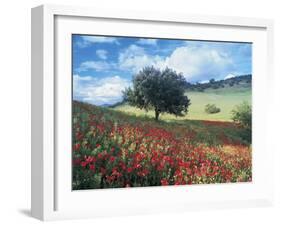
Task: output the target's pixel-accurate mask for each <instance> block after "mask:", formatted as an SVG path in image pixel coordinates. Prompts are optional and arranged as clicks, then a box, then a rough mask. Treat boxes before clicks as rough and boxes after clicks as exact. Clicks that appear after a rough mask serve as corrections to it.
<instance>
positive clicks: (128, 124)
mask: <svg viewBox="0 0 281 226" xmlns="http://www.w3.org/2000/svg"><path fill="white" fill-rule="evenodd" d="M186 37H187V38H186V39H175V38H163V37H128V36H104V35H100V34H72V38H71V49H72V56H71V59H72V64H71V67H72V68H71V71H72V74H70V75H69V76H70V77H69V78H71V79H72V117H71V126H72V137H71V139H72V145H71V146H72V151H71V154H72V157H71V160H72V190H85V189H105V188H126V189H127V188H133V187H151V186H169V185H170V186H175V185H186V189H187V190H188V188H189V186H191V185H199V184H202V186H203V185H206V184H222V183H245V182H248V183H250V182H252V180H253V178H252V43H251V42H237V41H236V42H234V41H233V42H232V41H224V40H208V37H206V39H205V40H195V39H188V34H187V35H186Z"/></svg>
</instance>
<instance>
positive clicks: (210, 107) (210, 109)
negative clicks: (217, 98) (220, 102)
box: [205, 104, 221, 114]
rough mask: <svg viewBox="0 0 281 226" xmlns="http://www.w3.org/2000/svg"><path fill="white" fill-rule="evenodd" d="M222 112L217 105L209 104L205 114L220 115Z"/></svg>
mask: <svg viewBox="0 0 281 226" xmlns="http://www.w3.org/2000/svg"><path fill="white" fill-rule="evenodd" d="M220 111H221V109H220V108H218V107H217V106H216V105H215V104H207V105H206V106H205V112H206V113H208V114H215V113H219V112H220Z"/></svg>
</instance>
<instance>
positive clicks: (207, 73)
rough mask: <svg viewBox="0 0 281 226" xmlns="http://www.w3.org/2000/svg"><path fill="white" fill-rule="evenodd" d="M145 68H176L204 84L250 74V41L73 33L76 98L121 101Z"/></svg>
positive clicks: (93, 101) (188, 78) (107, 102)
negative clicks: (134, 78)
mask: <svg viewBox="0 0 281 226" xmlns="http://www.w3.org/2000/svg"><path fill="white" fill-rule="evenodd" d="M145 66H154V67H156V68H159V69H164V68H166V67H169V68H172V69H173V70H175V71H177V72H178V73H182V75H183V76H184V77H185V79H186V81H188V82H191V83H196V82H200V83H205V82H207V81H209V80H210V79H212V78H214V79H215V80H221V79H226V78H231V77H235V76H239V75H245V74H251V73H252V44H250V43H234V42H213V41H196V40H176V39H151V38H149V39H148V38H135V37H114V36H112V37H111V36H94V35H72V73H73V74H72V76H73V98H74V100H80V101H83V102H88V103H91V104H95V105H98V106H100V105H110V104H114V103H117V102H120V101H121V100H122V91H123V90H124V89H125V88H126V87H129V86H131V85H132V83H131V81H132V77H133V76H134V75H135V74H137V73H138V72H139V71H140V70H141V69H142V68H143V67H145Z"/></svg>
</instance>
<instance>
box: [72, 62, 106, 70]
mask: <svg viewBox="0 0 281 226" xmlns="http://www.w3.org/2000/svg"><path fill="white" fill-rule="evenodd" d="M110 68H111V65H110V64H109V63H107V62H105V61H85V62H83V63H81V64H80V66H79V68H78V69H76V71H77V72H82V71H87V70H89V69H93V70H96V71H106V70H109V69H110Z"/></svg>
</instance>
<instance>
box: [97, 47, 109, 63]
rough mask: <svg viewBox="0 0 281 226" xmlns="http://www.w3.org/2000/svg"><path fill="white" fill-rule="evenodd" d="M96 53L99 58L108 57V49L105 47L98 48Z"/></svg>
mask: <svg viewBox="0 0 281 226" xmlns="http://www.w3.org/2000/svg"><path fill="white" fill-rule="evenodd" d="M96 54H97V56H98V57H99V58H101V59H103V60H106V59H107V51H106V50H104V49H98V50H96Z"/></svg>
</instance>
